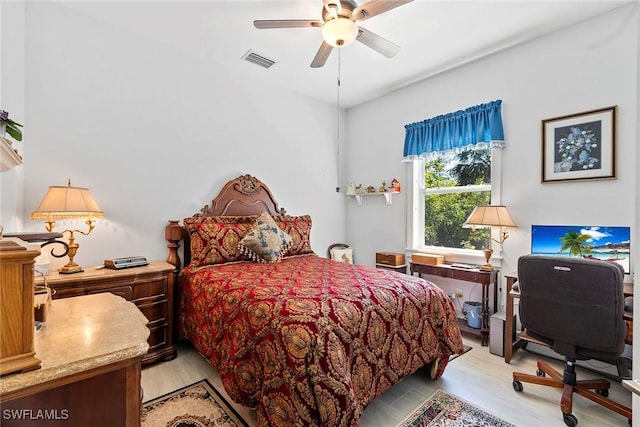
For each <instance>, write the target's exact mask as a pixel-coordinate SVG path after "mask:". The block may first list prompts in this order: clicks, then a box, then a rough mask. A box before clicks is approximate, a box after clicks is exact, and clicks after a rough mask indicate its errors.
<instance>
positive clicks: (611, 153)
mask: <svg viewBox="0 0 640 427" xmlns="http://www.w3.org/2000/svg"><path fill="white" fill-rule="evenodd" d="M617 109H618V106H617V105H614V106H612V107H606V108H600V109H597V110H590V111H585V112H582V113H577V114H570V115H566V116H560V117H553V118H550V119H545V120H542V183H549V182H565V181H582V180H592V179H616V155H617V153H616V142H617V141H616V115H617Z"/></svg>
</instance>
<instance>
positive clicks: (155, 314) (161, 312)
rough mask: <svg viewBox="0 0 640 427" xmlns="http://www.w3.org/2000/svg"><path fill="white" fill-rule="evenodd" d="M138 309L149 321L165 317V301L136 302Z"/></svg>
mask: <svg viewBox="0 0 640 427" xmlns="http://www.w3.org/2000/svg"><path fill="white" fill-rule="evenodd" d="M137 305H138V309H139V310H140V311H141V312H142V314H144V317H146V318H147V320H149V323H152V322H155V321H157V320H165V319H166V318H167V314H168V313H167V301H166V300H164V301H161V302H156V303H152V304H137Z"/></svg>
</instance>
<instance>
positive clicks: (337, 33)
mask: <svg viewBox="0 0 640 427" xmlns="http://www.w3.org/2000/svg"><path fill="white" fill-rule="evenodd" d="M357 36H358V26H357V25H356V23H355V22H353V21H352V20H350V19H348V18H343V17H338V18H336V19H332V20H330V21H327V22H325V23H324V25H323V26H322V37H323V38H324V40H325V41H326V42H327V43H329V44H330V45H331V46H333V47H344V46H348V45H350V44H351V43H353V41H354V40H355V39H356V37H357Z"/></svg>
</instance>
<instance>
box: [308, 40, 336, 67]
mask: <svg viewBox="0 0 640 427" xmlns="http://www.w3.org/2000/svg"><path fill="white" fill-rule="evenodd" d="M332 50H333V46H331V45H330V44H329V43H327V42H325V41H323V42H322V44H321V45H320V49H318V52H317V53H316V56H315V57H314V58H313V61H311V68H320V67H322V66H323V65H324V63H325V62H327V58H329V55H330V54H331V51H332Z"/></svg>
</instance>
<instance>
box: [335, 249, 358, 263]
mask: <svg viewBox="0 0 640 427" xmlns="http://www.w3.org/2000/svg"><path fill="white" fill-rule="evenodd" d="M331 259H333V260H336V261H341V262H346V263H348V264H353V248H341V249H338V248H332V249H331Z"/></svg>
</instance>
